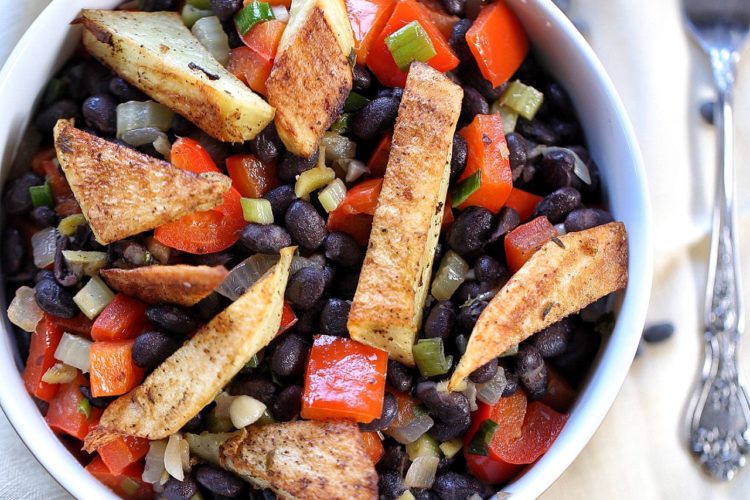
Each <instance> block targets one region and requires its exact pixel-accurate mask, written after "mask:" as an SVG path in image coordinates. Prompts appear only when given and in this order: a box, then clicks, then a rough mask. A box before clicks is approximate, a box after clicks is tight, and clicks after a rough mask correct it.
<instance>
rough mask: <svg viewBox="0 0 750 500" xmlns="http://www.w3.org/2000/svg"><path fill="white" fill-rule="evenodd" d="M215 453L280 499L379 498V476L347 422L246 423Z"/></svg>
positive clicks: (355, 433)
mask: <svg viewBox="0 0 750 500" xmlns="http://www.w3.org/2000/svg"><path fill="white" fill-rule="evenodd" d="M219 454H220V458H219V460H220V463H221V465H222V466H223V467H225V468H227V469H228V470H230V471H233V472H235V473H237V474H239V475H240V476H242V477H243V478H245V479H246V480H247V481H249V482H251V483H253V484H255V485H257V486H259V487H263V488H271V489H272V490H273V491H274V492H275V493H276V494H277V495H278V496H279V497H280V498H282V499H310V498H318V499H321V500H322V499H326V500H334V499H342V500H343V499H356V500H359V499H361V500H365V499H375V498H377V497H378V475H377V473H376V472H375V467H374V466H373V464H372V460H371V459H370V457H369V456H368V455H367V453H366V452H365V449H364V445H363V443H362V437H361V435H360V433H359V429H358V428H357V425H356V424H353V423H351V422H343V421H327V422H322V421H315V420H298V421H295V422H284V423H279V424H270V425H262V426H250V427H246V428H245V429H244V430H242V431H240V433H239V434H238V435H236V436H234V437H232V438H229V440H227V441H226V442H225V443H224V444H223V445H222V446H221V449H220V452H219Z"/></svg>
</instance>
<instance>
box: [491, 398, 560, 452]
mask: <svg viewBox="0 0 750 500" xmlns="http://www.w3.org/2000/svg"><path fill="white" fill-rule="evenodd" d="M567 421H568V415H567V414H564V413H558V412H556V411H555V410H553V409H552V408H550V407H549V406H547V405H545V404H544V403H542V402H540V401H533V402H531V403H529V406H528V407H527V408H526V417H524V420H523V432H522V434H521V437H520V439H516V440H514V441H510V442H506V443H503V444H504V447H503V448H499V447H498V448H496V450H495V452H496V453H497V454H498V455H500V457H502V459H503V460H505V461H506V462H508V463H511V464H530V463H533V462H535V461H536V459H538V458H539V457H541V456H542V455H544V454H545V453H546V452H547V450H549V448H550V446H552V443H554V442H555V439H557V436H558V435H560V432H561V431H562V428H563V427H564V426H565V422H567ZM492 444H493V446H495V442H494V440H493V443H492Z"/></svg>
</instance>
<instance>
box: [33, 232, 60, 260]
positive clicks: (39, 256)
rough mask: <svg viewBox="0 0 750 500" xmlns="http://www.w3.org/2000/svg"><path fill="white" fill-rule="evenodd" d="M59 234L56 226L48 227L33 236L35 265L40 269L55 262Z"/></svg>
mask: <svg viewBox="0 0 750 500" xmlns="http://www.w3.org/2000/svg"><path fill="white" fill-rule="evenodd" d="M58 234H59V233H58V232H57V229H56V228H54V227H46V228H44V229H42V230H41V231H38V232H36V233H34V235H33V236H32V237H31V248H32V251H33V253H34V265H35V266H36V267H38V268H39V269H44V268H45V267H47V266H49V265H50V264H52V263H54V262H55V250H56V249H57V236H58Z"/></svg>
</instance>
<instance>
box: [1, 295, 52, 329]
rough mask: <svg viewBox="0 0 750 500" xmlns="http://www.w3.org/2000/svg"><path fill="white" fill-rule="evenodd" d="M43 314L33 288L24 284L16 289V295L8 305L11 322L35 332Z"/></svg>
mask: <svg viewBox="0 0 750 500" xmlns="http://www.w3.org/2000/svg"><path fill="white" fill-rule="evenodd" d="M43 314H44V312H43V311H42V310H41V308H40V307H39V305H38V304H37V303H36V299H35V298H34V289H33V288H31V287H28V286H22V287H20V288H18V290H16V296H15V297H13V300H11V301H10V306H8V319H9V320H10V322H11V323H13V324H14V325H16V326H17V327H19V328H20V329H22V330H24V331H26V332H33V331H34V330H36V324H37V323H39V321H40V320H41V319H42V315H43Z"/></svg>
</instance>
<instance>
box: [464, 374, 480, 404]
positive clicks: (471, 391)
mask: <svg viewBox="0 0 750 500" xmlns="http://www.w3.org/2000/svg"><path fill="white" fill-rule="evenodd" d="M461 393H462V394H463V395H464V396H466V399H468V400H469V410H471V411H476V410H477V408H478V406H477V386H476V384H475V383H474V382H472V381H471V380H467V381H466V387H465V388H464V390H462V391H461Z"/></svg>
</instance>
